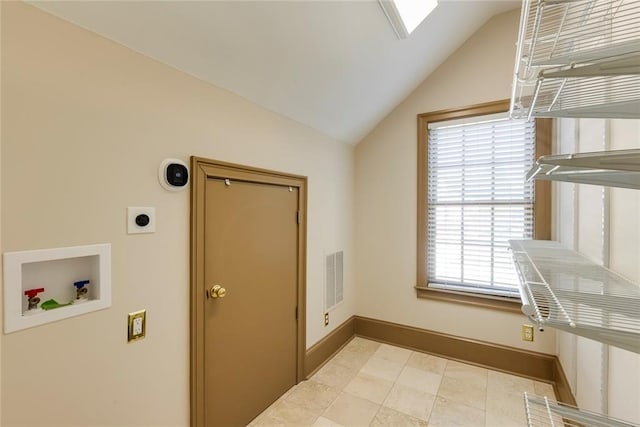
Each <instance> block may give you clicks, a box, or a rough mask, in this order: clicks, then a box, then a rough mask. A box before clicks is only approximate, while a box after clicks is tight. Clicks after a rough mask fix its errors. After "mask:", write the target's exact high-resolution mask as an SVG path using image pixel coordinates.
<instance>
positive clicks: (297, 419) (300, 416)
mask: <svg viewBox="0 0 640 427" xmlns="http://www.w3.org/2000/svg"><path fill="white" fill-rule="evenodd" d="M265 415H266V418H265V419H269V420H275V421H277V422H279V423H281V424H285V425H298V426H303V425H304V426H310V425H312V424H313V423H314V422H315V421H316V419H318V414H316V413H314V412H312V411H309V410H308V409H306V408H305V407H302V406H300V405H296V404H294V403H291V402H287V401H286V400H278V401H277V402H276V404H275V405H273V406H272V407H271V408H270V409H269V410H267V412H266V414H265ZM261 422H262V421H261ZM262 425H264V424H262Z"/></svg>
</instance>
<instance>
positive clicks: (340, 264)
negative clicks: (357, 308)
mask: <svg viewBox="0 0 640 427" xmlns="http://www.w3.org/2000/svg"><path fill="white" fill-rule="evenodd" d="M343 278H344V253H343V252H342V251H340V252H335V253H332V254H329V255H327V257H326V263H325V310H327V311H328V310H331V309H332V308H334V307H335V306H337V305H338V304H340V303H341V302H342V300H343V299H344V287H343Z"/></svg>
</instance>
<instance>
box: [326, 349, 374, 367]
mask: <svg viewBox="0 0 640 427" xmlns="http://www.w3.org/2000/svg"><path fill="white" fill-rule="evenodd" d="M374 353H375V352H374ZM370 358H371V354H368V353H366V352H359V351H354V350H345V349H343V350H342V351H340V353H338V354H336V355H335V356H334V357H333V359H331V361H332V362H335V363H337V364H339V365H342V366H344V367H346V368H349V369H353V370H355V371H359V370H360V369H361V368H362V367H363V366H364V364H365V363H367V360H369V359H370Z"/></svg>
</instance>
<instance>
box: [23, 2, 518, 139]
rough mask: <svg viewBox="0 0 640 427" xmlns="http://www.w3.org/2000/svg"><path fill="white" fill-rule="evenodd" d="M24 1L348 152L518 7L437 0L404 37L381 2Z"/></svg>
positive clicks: (493, 3) (516, 3)
mask: <svg viewBox="0 0 640 427" xmlns="http://www.w3.org/2000/svg"><path fill="white" fill-rule="evenodd" d="M30 3H31V4H33V5H35V6H37V7H39V8H41V9H43V10H46V11H48V12H50V13H52V14H55V15H57V16H59V17H61V18H63V19H66V20H68V21H71V22H73V23H75V24H77V25H79V26H81V27H84V28H87V29H89V30H91V31H93V32H96V33H98V34H101V35H103V36H105V37H107V38H109V39H112V40H114V41H116V42H118V43H121V44H123V45H125V46H127V47H129V48H131V49H133V50H135V51H138V52H140V53H142V54H145V55H147V56H149V57H152V58H154V59H156V60H158V61H160V62H162V63H165V64H167V65H170V66H172V67H175V68H177V69H179V70H182V71H184V72H186V73H189V74H191V75H193V76H196V77H198V78H200V79H202V80H205V81H208V82H211V83H212V84H214V85H216V86H219V87H222V88H225V89H227V90H229V91H231V92H233V93H236V94H237V95H240V96H242V97H244V98H246V99H248V100H250V101H252V102H254V103H256V104H258V105H260V106H262V107H264V108H267V109H269V110H272V111H275V112H277V113H279V114H282V115H284V116H287V117H289V118H291V119H294V120H296V121H298V122H301V123H304V124H306V125H308V126H310V127H312V128H314V129H316V130H318V131H320V132H322V133H324V134H326V135H329V136H331V137H332V138H334V139H337V140H339V141H343V142H346V143H351V144H354V143H357V142H358V141H360V140H361V139H362V138H363V137H364V136H366V135H367V133H368V132H370V131H371V130H372V129H373V127H375V125H376V124H377V123H378V122H379V121H380V120H382V119H383V118H384V117H385V116H386V115H387V114H388V113H389V112H390V111H391V110H393V108H394V107H395V106H396V105H398V104H399V103H400V102H401V101H402V100H403V99H404V98H405V97H406V96H407V95H409V94H410V93H411V92H412V91H413V90H414V89H415V88H416V87H417V86H418V85H419V84H420V83H421V82H422V81H423V80H424V79H425V78H426V77H427V76H428V75H429V74H430V73H431V72H432V71H433V70H434V69H435V68H437V67H438V65H440V64H441V63H442V62H443V61H444V60H445V59H446V58H447V57H448V56H449V55H450V54H451V53H453V52H454V51H455V50H456V49H457V48H458V47H459V46H460V45H461V44H462V43H463V42H464V41H465V40H466V39H467V38H469V37H470V36H471V35H472V34H473V33H474V32H475V31H476V30H478V29H479V28H480V27H481V26H482V25H483V24H484V23H485V22H486V21H487V20H488V19H489V18H491V17H492V16H494V15H496V14H499V13H502V12H505V11H507V10H512V9H514V8H517V7H519V5H520V2H519V1H517V0H516V1H510V0H498V1H485V0H467V1H463V0H440V2H439V5H438V7H437V8H436V9H435V11H434V12H433V13H432V14H431V15H430V16H429V17H427V19H426V20H425V21H424V22H423V23H422V24H421V25H420V26H419V27H418V28H417V29H416V31H415V32H414V33H413V34H412V35H411V36H410V37H409V38H407V39H405V40H399V39H398V38H397V37H396V35H395V33H394V31H393V30H392V28H391V26H390V24H389V22H388V21H387V18H386V16H385V15H384V13H383V11H382V8H381V7H380V5H379V4H378V2H377V1H376V0H353V1H328V0H316V1H309V0H296V1H269V0H257V1H237V0H236V1H44V2H42V1H36V2H30Z"/></svg>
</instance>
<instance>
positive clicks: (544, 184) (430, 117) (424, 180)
mask: <svg viewBox="0 0 640 427" xmlns="http://www.w3.org/2000/svg"><path fill="white" fill-rule="evenodd" d="M509 104H510V101H509V100H508V99H507V100H501V101H494V102H487V103H483V104H476V105H471V106H467V107H462V108H455V109H449V110H440V111H434V112H430V113H422V114H418V174H417V175H418V195H417V196H418V197H417V207H418V218H417V219H418V221H417V226H418V228H417V248H416V254H417V263H416V266H417V272H416V273H417V274H416V277H417V281H416V287H415V288H416V296H417V297H418V298H426V299H432V300H438V301H445V302H454V303H462V304H470V305H475V306H481V307H488V308H493V309H498V310H504V311H511V312H520V305H521V301H520V299H519V298H509V297H499V296H493V295H483V294H479V293H473V292H462V291H453V290H448V289H435V288H431V287H429V284H428V282H427V277H428V276H427V271H428V267H429V266H428V260H427V243H428V242H427V238H428V237H427V233H428V231H427V225H428V223H427V221H428V214H427V210H428V203H427V190H428V185H429V184H428V176H427V164H428V160H429V158H428V149H427V147H428V145H427V144H428V143H429V138H428V126H429V123H431V122H443V121H447V120H454V119H464V118H468V117H478V116H484V115H489V114H496V113H504V112H508V111H509ZM535 120H536V142H535V158H536V159H538V158H539V157H540V156H543V155H548V154H551V136H552V123H553V122H552V119H546V118H536V119H535ZM534 194H535V196H534V197H535V198H534V204H533V227H534V238H535V239H536V240H549V239H550V238H551V183H550V182H549V181H542V180H537V181H535V190H534Z"/></svg>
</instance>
